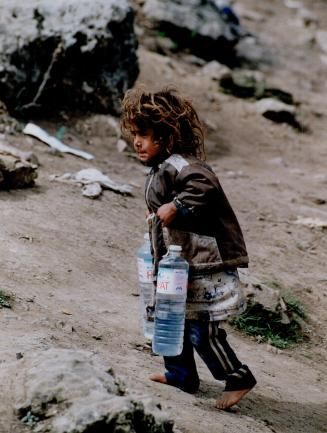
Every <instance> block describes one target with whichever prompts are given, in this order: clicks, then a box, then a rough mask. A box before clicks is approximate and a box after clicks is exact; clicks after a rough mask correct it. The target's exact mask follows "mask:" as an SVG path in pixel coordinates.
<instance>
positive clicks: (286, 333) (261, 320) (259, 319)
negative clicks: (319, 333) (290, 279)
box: [230, 297, 308, 349]
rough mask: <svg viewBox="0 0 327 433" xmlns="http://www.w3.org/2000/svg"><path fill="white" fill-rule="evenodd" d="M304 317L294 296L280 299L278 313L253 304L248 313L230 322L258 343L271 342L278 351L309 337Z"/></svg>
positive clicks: (249, 304)
mask: <svg viewBox="0 0 327 433" xmlns="http://www.w3.org/2000/svg"><path fill="white" fill-rule="evenodd" d="M285 307H286V308H285ZM285 317H286V318H287V320H285ZM305 317H306V315H305V312H304V309H303V307H302V305H301V304H300V302H299V301H298V300H297V299H295V298H293V297H285V298H281V300H280V304H279V305H278V308H277V309H276V310H275V311H270V310H268V309H266V308H265V307H264V306H263V305H261V304H259V303H255V302H253V301H250V302H249V303H248V307H247V309H246V311H245V312H244V313H243V314H241V315H240V316H238V317H236V318H234V319H232V320H231V321H230V323H231V325H232V326H234V327H235V328H237V329H239V330H240V331H243V332H245V333H246V334H248V335H252V336H254V337H256V338H257V340H258V341H259V342H269V343H270V344H271V345H272V346H275V347H277V348H279V349H286V348H288V347H290V346H292V345H294V344H297V343H301V342H303V341H304V340H305V339H307V338H308V337H307V335H306V334H305V332H304V331H303V323H304V319H305Z"/></svg>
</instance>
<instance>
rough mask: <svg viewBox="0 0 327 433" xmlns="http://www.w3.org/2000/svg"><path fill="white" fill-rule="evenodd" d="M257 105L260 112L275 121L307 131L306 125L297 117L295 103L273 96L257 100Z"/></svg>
mask: <svg viewBox="0 0 327 433" xmlns="http://www.w3.org/2000/svg"><path fill="white" fill-rule="evenodd" d="M255 107H256V110H257V112H258V113H260V114H262V115H263V116H264V117H266V118H267V119H269V120H272V121H273V122H276V123H288V124H289V125H291V126H292V127H293V128H295V129H297V130H300V131H302V132H305V131H306V127H304V126H303V125H301V124H300V123H299V121H298V120H297V119H296V117H295V107H294V106H293V105H289V104H284V103H283V102H281V101H277V100H276V99H273V98H265V99H261V100H260V101H258V102H256V104H255Z"/></svg>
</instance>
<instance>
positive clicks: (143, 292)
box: [137, 233, 154, 340]
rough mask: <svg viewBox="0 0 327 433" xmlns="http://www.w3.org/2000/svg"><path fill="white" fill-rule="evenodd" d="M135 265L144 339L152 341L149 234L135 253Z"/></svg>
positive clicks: (151, 274) (151, 285) (151, 265)
mask: <svg viewBox="0 0 327 433" xmlns="http://www.w3.org/2000/svg"><path fill="white" fill-rule="evenodd" d="M137 265H138V277H139V290H140V312H141V318H142V323H143V333H144V336H145V338H147V339H149V340H152V337H153V329H154V308H153V304H154V285H153V261H152V254H151V246H150V238H149V233H145V235H144V242H143V244H142V245H141V247H140V248H139V249H138V251H137ZM151 306H152V308H151Z"/></svg>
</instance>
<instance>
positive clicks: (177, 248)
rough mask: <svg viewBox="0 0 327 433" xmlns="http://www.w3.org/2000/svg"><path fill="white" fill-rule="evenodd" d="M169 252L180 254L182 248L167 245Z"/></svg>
mask: <svg viewBox="0 0 327 433" xmlns="http://www.w3.org/2000/svg"><path fill="white" fill-rule="evenodd" d="M169 251H176V252H180V251H182V247H181V246H180V245H169Z"/></svg>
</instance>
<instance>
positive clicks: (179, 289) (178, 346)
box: [152, 245, 189, 356]
mask: <svg viewBox="0 0 327 433" xmlns="http://www.w3.org/2000/svg"><path fill="white" fill-rule="evenodd" d="M181 251H182V247H180V246H179V245H170V247H169V251H168V255H167V256H165V257H164V258H163V259H162V260H161V261H160V262H159V268H158V278H157V295H156V307H155V321H154V336H153V341H152V350H153V352H154V353H157V354H158V355H163V356H176V355H179V354H180V353H181V352H182V350H183V340H184V325H185V306H186V296H187V280H188V270H189V265H188V263H187V261H186V260H184V259H183V258H182V257H181Z"/></svg>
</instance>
